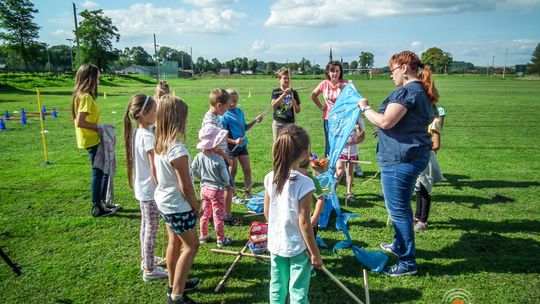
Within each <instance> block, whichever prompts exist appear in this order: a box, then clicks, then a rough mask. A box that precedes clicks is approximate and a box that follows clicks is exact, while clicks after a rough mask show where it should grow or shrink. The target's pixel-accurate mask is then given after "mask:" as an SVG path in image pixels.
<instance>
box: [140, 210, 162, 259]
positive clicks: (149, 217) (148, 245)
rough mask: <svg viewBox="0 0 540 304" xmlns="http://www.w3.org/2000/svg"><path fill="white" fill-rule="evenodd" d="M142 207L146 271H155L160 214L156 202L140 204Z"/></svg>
mask: <svg viewBox="0 0 540 304" xmlns="http://www.w3.org/2000/svg"><path fill="white" fill-rule="evenodd" d="M140 205H141V233H140V237H141V255H142V259H143V268H144V269H154V249H155V247H156V234H157V231H158V228H159V212H158V207H157V204H156V202H155V201H145V202H140Z"/></svg>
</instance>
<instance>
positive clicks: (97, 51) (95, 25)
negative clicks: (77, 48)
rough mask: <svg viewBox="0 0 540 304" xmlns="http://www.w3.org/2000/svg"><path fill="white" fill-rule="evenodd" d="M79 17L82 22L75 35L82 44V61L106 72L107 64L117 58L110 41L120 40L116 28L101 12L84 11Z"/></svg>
mask: <svg viewBox="0 0 540 304" xmlns="http://www.w3.org/2000/svg"><path fill="white" fill-rule="evenodd" d="M80 15H81V17H82V18H83V20H82V21H81V22H79V29H78V31H77V33H76V35H77V37H79V39H80V40H81V42H82V46H81V53H82V55H83V56H82V57H83V61H84V62H90V63H93V64H96V65H97V66H98V67H99V68H100V69H102V70H107V69H108V65H109V62H111V61H113V60H114V59H115V58H116V57H117V56H116V54H115V53H114V52H113V49H112V41H113V40H114V41H115V42H118V41H119V40H120V34H118V28H116V26H114V25H113V23H112V20H111V18H109V17H107V16H105V15H104V14H103V10H100V9H99V10H93V11H89V10H84V11H82V12H81V14H80Z"/></svg>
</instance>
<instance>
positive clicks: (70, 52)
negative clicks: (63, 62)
mask: <svg viewBox="0 0 540 304" xmlns="http://www.w3.org/2000/svg"><path fill="white" fill-rule="evenodd" d="M66 40H67V41H69V59H71V71H72V72H73V47H72V46H71V43H72V42H73V39H71V38H66Z"/></svg>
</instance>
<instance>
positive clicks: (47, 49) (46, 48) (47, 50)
mask: <svg viewBox="0 0 540 304" xmlns="http://www.w3.org/2000/svg"><path fill="white" fill-rule="evenodd" d="M45 51H46V52H47V65H48V66H49V73H50V72H51V57H50V56H49V45H48V44H46V43H45Z"/></svg>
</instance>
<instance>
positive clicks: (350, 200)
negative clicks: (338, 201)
mask: <svg viewBox="0 0 540 304" xmlns="http://www.w3.org/2000/svg"><path fill="white" fill-rule="evenodd" d="M355 202H356V197H355V196H354V194H352V193H349V194H347V203H355Z"/></svg>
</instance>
